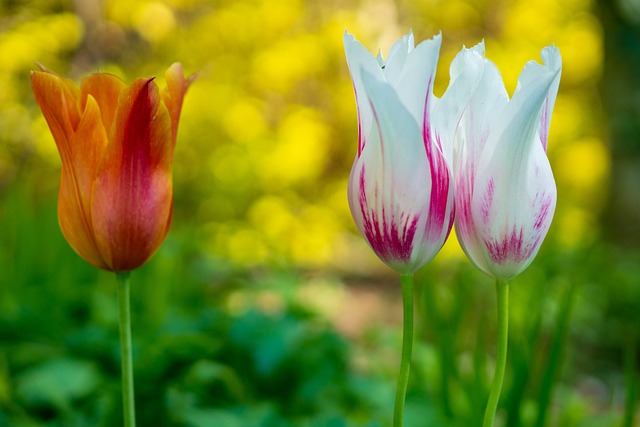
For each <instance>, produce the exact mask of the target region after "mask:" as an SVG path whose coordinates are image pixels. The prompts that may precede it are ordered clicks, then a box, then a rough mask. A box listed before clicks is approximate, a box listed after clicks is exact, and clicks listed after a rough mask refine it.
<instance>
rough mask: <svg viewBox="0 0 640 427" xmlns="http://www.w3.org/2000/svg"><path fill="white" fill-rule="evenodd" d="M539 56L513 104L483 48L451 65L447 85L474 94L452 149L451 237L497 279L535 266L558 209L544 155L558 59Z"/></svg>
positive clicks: (553, 51)
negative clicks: (453, 210) (453, 218)
mask: <svg viewBox="0 0 640 427" xmlns="http://www.w3.org/2000/svg"><path fill="white" fill-rule="evenodd" d="M541 56H542V59H543V61H544V65H541V64H539V63H537V62H535V61H530V62H529V63H527V64H526V66H525V67H524V70H523V71H522V73H521V74H520V77H519V79H518V85H517V88H516V91H515V93H514V95H513V97H512V98H511V99H509V96H508V95H507V92H506V90H505V88H504V84H503V82H502V78H501V76H500V72H499V71H498V69H497V68H496V66H495V65H494V64H493V63H492V62H491V61H489V60H487V59H485V57H484V44H483V43H481V44H479V45H477V46H475V47H474V48H472V49H466V48H463V50H462V51H461V52H460V53H459V54H458V56H457V57H456V59H455V60H454V62H453V64H452V81H451V86H454V85H456V84H464V85H466V86H467V87H473V90H472V95H471V97H470V99H469V100H468V103H467V104H466V108H465V110H464V114H463V116H462V118H461V120H460V123H459V125H458V127H457V130H456V132H455V139H454V147H453V148H454V156H453V157H454V177H455V192H456V195H455V207H456V221H455V225H456V233H457V236H458V240H459V241H460V243H461V245H462V248H463V249H464V251H465V253H466V254H467V256H468V257H469V259H470V260H471V262H473V264H475V265H476V267H478V268H479V269H480V270H482V271H483V272H485V273H486V274H488V275H489V276H491V277H493V278H496V279H499V280H508V279H510V278H512V277H514V276H516V275H518V274H520V273H521V272H522V271H523V270H524V269H525V268H527V267H528V266H529V264H530V263H531V262H532V261H533V259H534V257H535V256H536V254H537V252H538V250H539V249H540V245H541V244H542V241H543V239H544V238H545V236H546V234H547V231H548V230H549V226H550V225H551V220H552V218H553V213H554V210H555V206H556V198H557V193H556V185H555V181H554V178H553V173H552V171H551V166H550V164H549V160H548V158H547V154H546V149H547V138H548V135H549V123H550V120H551V112H552V111H553V105H554V103H555V99H556V95H557V93H558V86H559V83H560V74H561V71H562V59H561V57H560V52H559V51H558V49H557V48H555V47H553V46H549V47H546V48H544V49H543V50H542V54H541Z"/></svg>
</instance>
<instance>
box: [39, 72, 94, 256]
mask: <svg viewBox="0 0 640 427" xmlns="http://www.w3.org/2000/svg"><path fill="white" fill-rule="evenodd" d="M31 84H32V87H33V92H34V94H35V97H36V100H37V101H38V104H39V105H40V108H41V110H42V113H43V115H44V117H45V119H46V120H47V123H48V124H49V128H50V129H51V133H52V134H53V137H54V140H55V142H56V145H57V146H58V151H59V152H60V157H61V159H62V173H61V177H60V192H59V195H58V219H59V222H60V228H61V229H62V233H63V234H64V236H65V238H66V239H67V241H68V242H69V244H70V245H71V247H72V248H73V249H74V250H75V251H76V252H78V254H79V255H80V256H82V257H83V258H84V259H85V260H87V261H89V262H90V263H91V264H93V265H95V266H98V267H102V268H104V267H105V263H104V261H103V260H102V257H101V256H100V252H99V251H98V247H97V245H96V242H95V238H94V235H93V229H92V225H91V215H90V196H91V187H92V184H93V181H94V179H95V175H96V170H97V166H98V164H99V163H100V160H101V157H102V153H103V152H104V149H105V146H106V141H107V138H106V133H105V131H104V128H103V126H102V120H101V118H100V109H99V108H98V105H97V104H96V102H95V100H94V99H93V98H91V99H90V101H89V102H87V105H86V108H85V111H84V113H83V114H82V116H80V112H79V110H78V96H79V93H80V92H79V90H78V88H77V87H76V86H75V85H74V84H73V83H72V82H71V81H70V80H64V79H61V78H60V77H58V76H56V75H55V74H53V73H51V72H48V71H45V72H38V71H34V72H32V73H31Z"/></svg>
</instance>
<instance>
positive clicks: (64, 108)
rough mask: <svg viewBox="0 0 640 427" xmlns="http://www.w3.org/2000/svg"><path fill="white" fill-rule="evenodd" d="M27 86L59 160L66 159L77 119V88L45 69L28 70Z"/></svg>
mask: <svg viewBox="0 0 640 427" xmlns="http://www.w3.org/2000/svg"><path fill="white" fill-rule="evenodd" d="M31 87H32V89H33V93H34V95H35V98H36V101H37V102H38V105H39V106H40V109H41V110H42V114H43V115H44V118H45V120H46V121H47V124H48V125H49V129H50V130H51V133H52V135H53V139H54V141H55V143H56V145H57V147H58V151H59V152H60V157H61V158H62V162H63V163H65V162H69V161H70V160H71V158H72V157H73V156H72V154H71V150H72V149H73V148H72V142H71V141H73V133H74V131H75V128H76V127H77V126H78V123H79V122H80V113H79V112H78V107H77V100H78V96H79V91H78V89H77V88H75V90H74V86H73V85H72V84H70V83H69V82H67V81H65V80H64V79H61V78H60V77H58V76H57V75H55V74H53V73H51V72H48V71H32V72H31Z"/></svg>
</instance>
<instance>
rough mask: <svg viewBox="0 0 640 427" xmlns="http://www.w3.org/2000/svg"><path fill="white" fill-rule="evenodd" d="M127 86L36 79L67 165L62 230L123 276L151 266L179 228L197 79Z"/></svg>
mask: <svg viewBox="0 0 640 427" xmlns="http://www.w3.org/2000/svg"><path fill="white" fill-rule="evenodd" d="M165 77H166V81H167V88H166V89H165V90H164V91H160V89H159V88H158V85H157V84H156V83H155V81H154V79H153V78H140V79H137V80H135V81H134V82H133V83H132V84H131V85H129V86H127V85H126V84H125V83H124V82H123V81H122V80H120V79H119V78H118V77H116V76H114V75H111V74H106V73H96V74H93V75H91V76H89V77H87V78H85V79H84V80H83V81H82V83H81V85H80V87H79V88H78V87H77V86H76V85H75V84H74V83H73V82H71V81H70V80H67V79H63V78H61V77H58V76H57V75H56V74H54V73H52V72H50V71H48V70H42V71H32V72H31V85H32V88H33V92H34V94H35V98H36V101H37V102H38V104H39V105H40V108H41V110H42V113H43V115H44V117H45V119H46V121H47V123H48V125H49V129H50V130H51V133H52V134H53V138H54V140H55V143H56V145H57V147H58V151H59V152H60V157H61V159H62V174H61V178H60V192H59V197H58V218H59V222H60V228H61V229H62V233H63V234H64V236H65V238H66V239H67V241H68V242H69V244H70V245H71V247H72V248H73V249H74V250H75V251H76V252H77V253H78V254H79V255H80V256H81V257H82V258H84V259H85V260H87V261H88V262H89V263H91V264H93V265H94V266H96V267H99V268H102V269H105V270H109V271H115V272H123V271H129V270H133V269H135V268H137V267H139V266H141V265H142V264H144V263H145V262H146V261H147V260H148V259H149V258H150V257H151V255H153V253H154V252H155V251H156V250H157V249H158V247H159V246H160V244H161V243H162V241H163V240H164V238H165V236H166V235H167V232H168V231H169V226H170V225H171V217H172V205H173V185H172V179H171V169H172V162H173V150H174V146H175V142H176V134H177V130H178V119H179V117H180V110H181V108H182V100H183V97H184V94H185V91H186V90H187V87H188V86H189V84H190V83H191V80H192V79H185V77H184V75H183V72H182V67H181V66H180V64H177V63H176V64H173V65H172V66H171V67H170V68H169V69H168V70H167V72H166V75H165Z"/></svg>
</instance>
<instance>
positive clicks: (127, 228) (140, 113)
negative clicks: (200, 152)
mask: <svg viewBox="0 0 640 427" xmlns="http://www.w3.org/2000/svg"><path fill="white" fill-rule="evenodd" d="M172 151H173V138H172V125H171V118H170V116H169V112H168V110H167V108H166V107H165V106H164V104H163V103H162V102H161V97H160V91H159V89H158V87H157V85H156V84H155V83H154V82H153V79H138V80H136V81H134V83H132V84H131V86H129V87H128V88H127V89H126V90H124V91H123V92H122V93H121V95H120V100H119V103H118V108H117V110H116V116H115V124H114V127H113V133H112V135H111V136H110V140H109V145H108V146H107V151H106V154H105V159H104V162H103V164H102V166H101V168H100V171H99V172H98V176H97V179H96V182H95V186H94V188H93V198H92V212H93V225H94V229H95V233H96V236H97V242H98V246H99V248H100V251H101V253H102V254H103V256H104V258H105V261H106V262H107V264H108V265H109V268H110V269H111V270H113V271H128V270H131V269H133V268H136V267H138V266H140V265H142V264H143V263H144V262H145V261H146V260H147V259H148V258H149V257H150V256H151V255H152V254H153V252H155V250H156V249H157V248H158V246H159V245H160V243H161V242H162V240H163V239H164V237H165V235H166V233H167V231H168V227H169V221H170V218H171V209H172V207H171V205H172V198H173V189H172V183H171V161H172Z"/></svg>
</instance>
